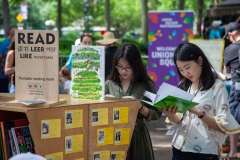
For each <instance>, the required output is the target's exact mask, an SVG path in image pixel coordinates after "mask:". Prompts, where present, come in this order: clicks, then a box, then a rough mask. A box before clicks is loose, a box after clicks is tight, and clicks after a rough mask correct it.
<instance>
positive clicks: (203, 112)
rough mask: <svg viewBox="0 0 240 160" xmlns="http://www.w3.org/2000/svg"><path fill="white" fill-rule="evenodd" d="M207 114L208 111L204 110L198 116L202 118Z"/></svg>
mask: <svg viewBox="0 0 240 160" xmlns="http://www.w3.org/2000/svg"><path fill="white" fill-rule="evenodd" d="M205 115H206V112H205V111H202V113H201V114H200V116H199V117H198V118H200V119H202V118H203V117H204V116H205Z"/></svg>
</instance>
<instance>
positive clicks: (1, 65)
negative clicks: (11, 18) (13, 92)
mask: <svg viewBox="0 0 240 160" xmlns="http://www.w3.org/2000/svg"><path fill="white" fill-rule="evenodd" d="M16 29H17V28H12V29H11V30H10V33H9V36H8V37H6V38H5V39H4V40H3V41H2V43H1V45H0V93H8V86H9V77H8V75H5V71H4V69H5V60H6V56H7V51H8V47H9V45H10V44H11V40H12V38H13V37H14V34H15V30H16Z"/></svg>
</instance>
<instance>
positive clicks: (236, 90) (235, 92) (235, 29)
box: [224, 22, 240, 160]
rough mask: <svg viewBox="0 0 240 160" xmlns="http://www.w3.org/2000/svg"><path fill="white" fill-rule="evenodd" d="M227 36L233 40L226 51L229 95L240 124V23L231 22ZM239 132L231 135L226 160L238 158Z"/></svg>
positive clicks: (233, 112)
mask: <svg viewBox="0 0 240 160" xmlns="http://www.w3.org/2000/svg"><path fill="white" fill-rule="evenodd" d="M225 33H226V35H227V38H228V39H229V40H230V41H231V42H232V44H230V45H229V46H228V47H227V48H226V49H225V51H224V69H225V71H226V73H231V77H232V87H231V91H230V95H229V105H230V110H231V113H232V114H233V116H234V117H235V119H236V120H237V122H238V124H240V99H239V96H240V75H238V74H237V73H236V69H237V68H238V66H239V64H240V61H239V54H240V53H239V50H240V25H239V24H238V23H236V22H231V23H229V24H228V25H227V26H226V28H225ZM239 135H240V134H239V133H238V134H233V135H230V136H229V138H230V152H229V153H228V155H227V156H226V158H225V159H226V160H228V159H232V160H237V143H238V138H239Z"/></svg>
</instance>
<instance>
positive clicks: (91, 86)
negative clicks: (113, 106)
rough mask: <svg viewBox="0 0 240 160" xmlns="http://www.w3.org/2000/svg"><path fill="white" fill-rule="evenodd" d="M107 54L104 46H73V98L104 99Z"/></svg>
mask: <svg viewBox="0 0 240 160" xmlns="http://www.w3.org/2000/svg"><path fill="white" fill-rule="evenodd" d="M104 85H105V53H104V47H103V46H80V45H77V46H72V85H71V95H72V97H73V98H82V99H96V100H99V99H103V96H104V92H105V91H104V89H105V88H104V87H103V86H104Z"/></svg>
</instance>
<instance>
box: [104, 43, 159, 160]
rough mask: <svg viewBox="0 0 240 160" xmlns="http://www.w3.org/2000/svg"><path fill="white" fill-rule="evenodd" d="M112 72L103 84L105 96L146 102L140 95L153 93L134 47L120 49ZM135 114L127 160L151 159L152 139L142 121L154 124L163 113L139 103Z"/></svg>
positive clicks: (128, 46)
mask: <svg viewBox="0 0 240 160" xmlns="http://www.w3.org/2000/svg"><path fill="white" fill-rule="evenodd" d="M111 69H112V70H111V73H110V75H109V76H108V77H107V81H106V83H105V94H110V95H113V96H115V97H118V98H121V97H123V96H132V97H134V98H136V99H144V100H148V99H146V98H145V97H144V96H143V93H144V92H145V90H147V91H149V92H152V93H156V88H155V85H154V82H153V81H152V80H151V79H150V78H149V76H148V75H147V71H146V69H145V67H144V65H143V63H142V59H141V55H140V52H139V50H138V49H137V47H136V46H135V45H133V44H123V45H122V46H120V47H119V48H118V49H117V52H116V54H115V56H114V59H113V63H112V67H111ZM138 111H139V112H138V115H137V119H136V125H135V127H134V131H133V135H132V139H131V143H130V146H129V149H128V152H127V158H126V160H140V159H141V160H154V159H155V158H154V154H153V148H152V142H151V138H150V135H149V132H148V129H147V127H146V125H145V123H144V121H145V120H147V121H157V120H158V119H160V117H161V115H162V112H160V111H158V109H156V108H155V107H152V106H147V105H146V106H144V105H142V104H141V103H140V102H139V110H138ZM129 114H131V113H129Z"/></svg>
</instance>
